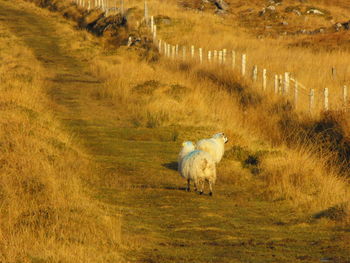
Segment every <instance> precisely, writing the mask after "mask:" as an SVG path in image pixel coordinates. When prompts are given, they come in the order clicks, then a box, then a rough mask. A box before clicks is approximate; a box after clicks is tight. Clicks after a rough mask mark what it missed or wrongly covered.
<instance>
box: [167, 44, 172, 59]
mask: <svg viewBox="0 0 350 263" xmlns="http://www.w3.org/2000/svg"><path fill="white" fill-rule="evenodd" d="M167 52H168V58H170V57H171V46H170V44H168V51H167Z"/></svg>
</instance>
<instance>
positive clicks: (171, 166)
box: [162, 162, 177, 171]
mask: <svg viewBox="0 0 350 263" xmlns="http://www.w3.org/2000/svg"><path fill="white" fill-rule="evenodd" d="M162 166H163V167H165V168H168V169H169V170H173V171H177V162H170V163H163V164H162Z"/></svg>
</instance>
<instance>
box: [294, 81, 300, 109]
mask: <svg viewBox="0 0 350 263" xmlns="http://www.w3.org/2000/svg"><path fill="white" fill-rule="evenodd" d="M298 92H299V90H298V81H297V80H295V82H294V107H295V108H296V109H297V108H298Z"/></svg>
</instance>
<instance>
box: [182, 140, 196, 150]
mask: <svg viewBox="0 0 350 263" xmlns="http://www.w3.org/2000/svg"><path fill="white" fill-rule="evenodd" d="M182 149H183V150H185V151H194V149H195V147H194V144H193V142H191V141H186V142H183V143H182Z"/></svg>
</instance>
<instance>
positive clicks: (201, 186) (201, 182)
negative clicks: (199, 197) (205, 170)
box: [199, 180, 204, 194]
mask: <svg viewBox="0 0 350 263" xmlns="http://www.w3.org/2000/svg"><path fill="white" fill-rule="evenodd" d="M199 185H200V191H199V194H203V189H204V180H200V183H199Z"/></svg>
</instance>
